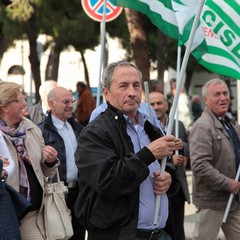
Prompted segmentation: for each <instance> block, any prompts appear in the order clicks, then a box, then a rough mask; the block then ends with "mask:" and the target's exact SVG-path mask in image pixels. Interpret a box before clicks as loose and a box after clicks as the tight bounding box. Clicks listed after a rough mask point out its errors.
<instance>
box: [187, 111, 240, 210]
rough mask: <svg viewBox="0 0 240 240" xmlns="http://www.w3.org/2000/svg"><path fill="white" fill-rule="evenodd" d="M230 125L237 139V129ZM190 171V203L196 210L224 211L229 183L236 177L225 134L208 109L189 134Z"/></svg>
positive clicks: (233, 157) (233, 122)
mask: <svg viewBox="0 0 240 240" xmlns="http://www.w3.org/2000/svg"><path fill="white" fill-rule="evenodd" d="M231 123H232V125H233V127H234V129H235V131H236V133H237V135H238V137H239V138H240V125H239V124H237V123H236V120H235V119H232V120H231ZM189 146H190V159H191V167H192V171H193V203H194V204H195V205H196V206H197V207H200V208H210V209H219V208H225V207H226V205H227V201H228V198H229V194H230V192H229V191H230V179H234V178H235V176H236V160H235V154H234V146H233V143H232V140H231V138H230V137H229V135H228V133H227V131H226V130H225V128H224V127H223V125H222V124H221V122H220V121H219V120H218V119H217V117H216V116H215V115H214V114H213V113H212V111H210V110H209V109H208V108H205V109H204V112H203V113H202V115H201V117H200V118H199V119H198V120H197V121H196V123H195V124H194V125H193V127H192V128H191V129H190V133H189Z"/></svg>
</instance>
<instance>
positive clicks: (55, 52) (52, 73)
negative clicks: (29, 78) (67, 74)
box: [45, 46, 62, 81]
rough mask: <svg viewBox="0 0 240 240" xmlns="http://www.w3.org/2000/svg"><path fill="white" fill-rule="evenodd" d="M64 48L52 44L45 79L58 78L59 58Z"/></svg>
mask: <svg viewBox="0 0 240 240" xmlns="http://www.w3.org/2000/svg"><path fill="white" fill-rule="evenodd" d="M61 51H62V49H60V48H59V47H57V46H52V48H51V51H50V55H49V57H48V62H47V66H46V72H45V80H55V81H57V80H58V67H59V58H60V54H61Z"/></svg>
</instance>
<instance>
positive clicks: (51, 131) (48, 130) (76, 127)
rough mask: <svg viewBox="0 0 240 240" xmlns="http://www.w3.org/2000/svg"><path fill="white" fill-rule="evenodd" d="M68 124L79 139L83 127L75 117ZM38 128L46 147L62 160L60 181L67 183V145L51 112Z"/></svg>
mask: <svg viewBox="0 0 240 240" xmlns="http://www.w3.org/2000/svg"><path fill="white" fill-rule="evenodd" d="M68 122H69V123H70V125H71V126H72V128H73V131H74V133H75V136H76V138H78V136H79V135H80V132H81V130H82V129H83V126H82V125H81V124H80V123H78V122H76V121H75V120H74V118H73V117H72V118H70V119H68ZM38 127H39V128H40V129H41V131H42V136H43V138H44V142H45V145H50V146H52V147H54V148H55V149H56V150H57V151H58V158H59V160H60V165H59V167H58V169H59V175H60V179H61V180H62V181H64V182H66V177H67V176H66V174H67V165H66V150H65V145H64V141H63V139H62V137H61V136H60V135H59V133H58V131H57V128H56V127H55V126H54V125H53V122H52V117H51V112H49V114H48V117H47V118H46V119H45V120H44V121H43V122H41V123H39V124H38Z"/></svg>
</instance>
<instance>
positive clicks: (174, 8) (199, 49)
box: [110, 0, 240, 79]
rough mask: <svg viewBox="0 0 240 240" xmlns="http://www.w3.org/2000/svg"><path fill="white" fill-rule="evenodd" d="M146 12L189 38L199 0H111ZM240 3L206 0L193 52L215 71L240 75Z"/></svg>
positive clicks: (165, 29)
mask: <svg viewBox="0 0 240 240" xmlns="http://www.w3.org/2000/svg"><path fill="white" fill-rule="evenodd" d="M110 1H111V2H112V3H113V4H115V5H120V6H123V7H128V8H131V9H134V10H136V11H139V12H142V13H144V14H146V15H147V16H148V17H149V18H150V20H151V21H152V22H153V24H155V25H156V26H157V27H158V28H159V29H161V31H162V32H164V33H165V34H166V35H168V36H170V37H173V38H176V39H178V40H179V41H180V42H181V43H185V44H186V42H187V40H188V38H189V34H190V31H191V27H192V23H193V20H194V16H195V13H196V12H197V8H198V2H199V1H198V0H191V1H189V0H110ZM239 12H240V5H239V3H238V2H237V1H236V0H227V1H226V0H206V2H205V4H204V7H203V10H202V13H201V18H200V24H199V27H198V29H197V31H196V35H195V38H194V42H193V46H192V52H191V53H192V55H193V56H194V57H195V58H196V59H197V60H198V62H199V63H200V64H201V65H203V66H204V67H206V68H207V69H209V70H210V71H212V72H215V73H219V74H222V75H225V76H230V77H233V78H237V79H240V28H239V23H240V15H239Z"/></svg>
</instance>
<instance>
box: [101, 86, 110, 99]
mask: <svg viewBox="0 0 240 240" xmlns="http://www.w3.org/2000/svg"><path fill="white" fill-rule="evenodd" d="M102 90H103V95H104V98H105V100H106V102H107V101H108V99H109V89H108V88H106V87H103V89H102Z"/></svg>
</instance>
